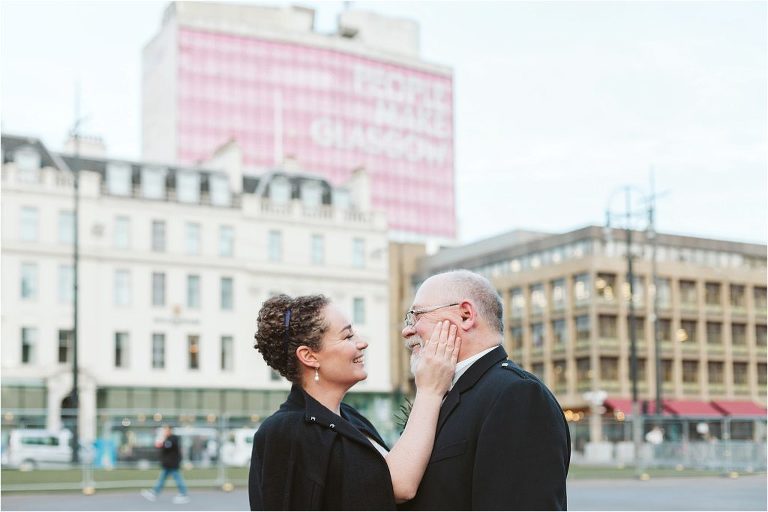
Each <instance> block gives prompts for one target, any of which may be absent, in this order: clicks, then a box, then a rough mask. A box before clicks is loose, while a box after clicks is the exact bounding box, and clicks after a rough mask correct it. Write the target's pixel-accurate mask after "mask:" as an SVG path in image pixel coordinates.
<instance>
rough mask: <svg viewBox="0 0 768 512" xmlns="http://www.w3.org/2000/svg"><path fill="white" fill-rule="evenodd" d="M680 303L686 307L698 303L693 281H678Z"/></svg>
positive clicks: (694, 305)
mask: <svg viewBox="0 0 768 512" xmlns="http://www.w3.org/2000/svg"><path fill="white" fill-rule="evenodd" d="M680 303H681V304H683V305H685V306H688V307H696V306H697V305H698V299H697V297H696V282H695V281H680Z"/></svg>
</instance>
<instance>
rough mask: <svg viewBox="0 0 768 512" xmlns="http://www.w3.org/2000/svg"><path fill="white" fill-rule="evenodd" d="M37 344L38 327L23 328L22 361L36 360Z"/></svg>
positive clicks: (26, 362)
mask: <svg viewBox="0 0 768 512" xmlns="http://www.w3.org/2000/svg"><path fill="white" fill-rule="evenodd" d="M36 346H37V329H36V328H35V327H22V328H21V363H22V364H30V363H34V362H35V350H36Z"/></svg>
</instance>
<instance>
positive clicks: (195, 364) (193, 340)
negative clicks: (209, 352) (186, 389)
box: [187, 334, 200, 370]
mask: <svg viewBox="0 0 768 512" xmlns="http://www.w3.org/2000/svg"><path fill="white" fill-rule="evenodd" d="M187 354H188V357H189V359H188V364H187V367H188V368H189V369H190V370H199V369H200V336H198V335H196V334H190V335H189V336H187Z"/></svg>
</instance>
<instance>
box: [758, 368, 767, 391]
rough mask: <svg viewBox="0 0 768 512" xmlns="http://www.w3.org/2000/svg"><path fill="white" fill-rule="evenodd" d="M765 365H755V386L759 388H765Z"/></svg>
mask: <svg viewBox="0 0 768 512" xmlns="http://www.w3.org/2000/svg"><path fill="white" fill-rule="evenodd" d="M765 372H766V365H765V363H757V384H758V385H760V386H765V378H766V373H765Z"/></svg>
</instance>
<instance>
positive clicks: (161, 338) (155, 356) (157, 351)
mask: <svg viewBox="0 0 768 512" xmlns="http://www.w3.org/2000/svg"><path fill="white" fill-rule="evenodd" d="M152 368H155V369H162V368H165V334H162V333H159V332H155V333H152Z"/></svg>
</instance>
